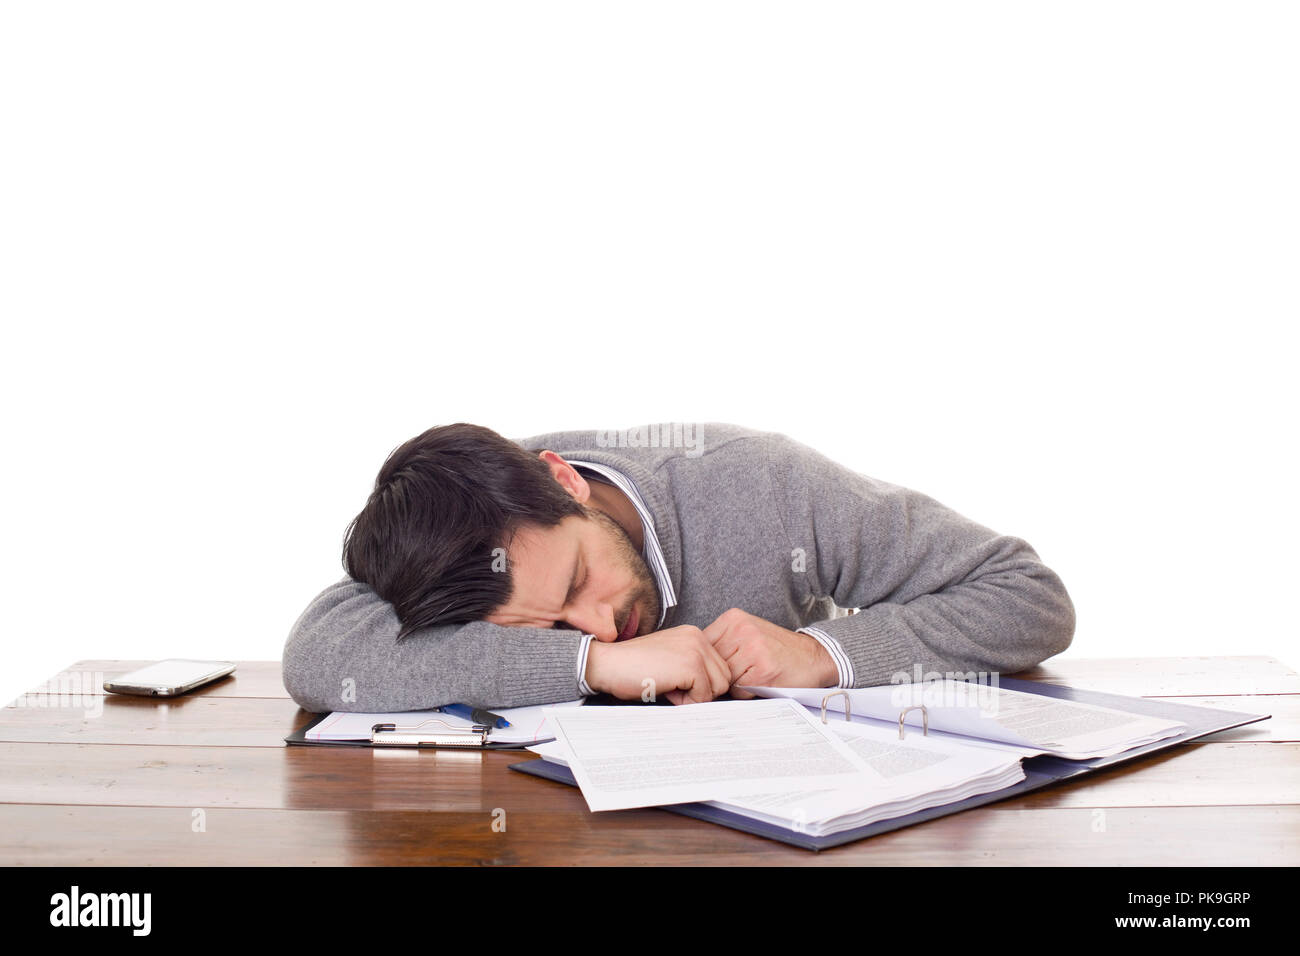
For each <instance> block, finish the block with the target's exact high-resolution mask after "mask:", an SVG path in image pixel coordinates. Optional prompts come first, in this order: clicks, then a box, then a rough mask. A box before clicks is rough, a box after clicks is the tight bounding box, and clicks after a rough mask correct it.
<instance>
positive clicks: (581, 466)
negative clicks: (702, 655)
mask: <svg viewBox="0 0 1300 956" xmlns="http://www.w3.org/2000/svg"><path fill="white" fill-rule="evenodd" d="M565 461H567V462H568V463H569V464H570V465H572V466H573V467H574V468H575V469H577V470H579V471H588V472H593V473H595V474H596V475H597V476H599V477H601V478H604V479H605V480H606V481H608V482H609V483H610V484H612V485H613V486H614V487H616V488H617V489H618V490H619V491H621V492H623V494H625V495H627V498H628V500H629V501H631V502H632V507H634V508H635V509H636V513H637V515H638V516H639V517H640V518H641V530H642V531H643V532H644V533H643V535H642V537H643V538H644V539H645V540H644V542H643V547H642V548H641V556H642V557H643V558H645V562H646V565H647V566H648V567H649V568H650V571H651V573H652V574H654V577H655V583H656V584H658V586H659V623H658V624H656V625H655V628H656V629H658V628H659V627H660V625H662V624H663V622H664V616H665V615H666V614H667V613H668V609H669V608H670V607H676V606H677V594H676V592H675V591H673V581H672V578H671V577H669V575H668V565H667V563H666V562H665V561H664V553H663V550H662V549H661V548H660V547H659V538H658V536H657V535H656V534H655V520H654V516H653V515H651V514H650V509H649V508H647V507H646V503H645V501H643V500H642V498H641V495H640V493H639V492H638V491H637V490H636V485H634V484H633V483H632V481H631V480H630V479H629V478H628V477H627V475H625V474H623V473H622V472H621V471H618V470H617V469H614V468H611V467H609V466H608V465H599V464H597V463H596V462H594V461H578V460H576V459H573V458H566V459H565Z"/></svg>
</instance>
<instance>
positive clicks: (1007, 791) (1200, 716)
mask: <svg viewBox="0 0 1300 956" xmlns="http://www.w3.org/2000/svg"><path fill="white" fill-rule="evenodd" d="M999 687H1002V688H1005V689H1006V690H1014V691H1022V692H1024V693H1026V694H1038V695H1039V696H1042V697H1053V698H1056V699H1058V700H1069V701H1075V702H1077V703H1080V704H1093V705H1095V706H1099V707H1111V708H1114V709H1115V710H1123V711H1127V712H1129V713H1132V714H1141V715H1143V716H1147V717H1158V718H1162V719H1165V720H1173V721H1177V722H1179V723H1182V724H1186V725H1187V729H1186V730H1184V731H1182V732H1181V733H1179V734H1177V735H1175V736H1173V737H1165V738H1163V739H1161V740H1156V741H1152V742H1151V743H1147V744H1142V745H1140V746H1137V747H1134V748H1133V749H1131V750H1125V751H1123V752H1121V753H1117V754H1112V755H1110V756H1109V757H1093V758H1091V759H1089V760H1066V759H1064V758H1061V757H1055V756H1052V755H1050V754H1042V755H1040V756H1037V757H1026V758H1024V759H1023V760H1022V761H1021V767H1022V769H1023V770H1024V773H1025V779H1024V780H1021V781H1019V782H1018V783H1015V784H1013V785H1011V786H1009V787H1004V788H1003V789H1001V790H994V791H992V792H990V793H981V794H977V795H975V796H973V797H967V798H966V799H964V800H958V801H956V802H953V803H945V804H942V805H940V806H937V807H928V808H927V809H924V810H918V811H916V812H915V813H909V814H905V815H903V816H900V817H892V818H890V819H888V820H878V821H876V822H875V823H869V824H867V825H865V826H861V827H855V828H853V829H849V830H842V831H840V832H839V833H830V834H827V835H825V836H814V835H812V834H808V833H799V832H797V831H795V830H791V829H789V828H787V827H782V826H777V825H775V824H771V823H765V822H763V821H760V820H754V819H751V818H750V817H746V816H742V815H740V814H738V813H734V812H732V811H730V810H723V809H721V808H720V807H711V806H708V805H707V804H704V803H678V804H673V805H671V806H661V807H658V808H656V809H659V810H667V811H668V812H669V813H676V814H679V815H681V816H685V817H693V818H694V819H697V820H706V821H708V822H709V823H717V824H720V825H722V826H725V827H730V828H732V829H733V830H741V831H743V832H745V833H752V834H754V835H755V836H761V837H767V838H768V839H772V840H778V841H780V842H782V843H788V844H790V845H791V846H797V847H801V848H803V849H805V850H814V851H816V850H827V849H830V848H831V847H836V846H842V845H844V844H846V843H854V842H856V841H858V840H863V839H866V838H867V837H872V836H876V835H877V834H880V833H888V832H890V831H891V830H901V829H902V828H904V827H909V826H911V825H912V824H914V823H923V822H925V821H926V820H934V819H936V818H938V817H945V816H948V815H949V814H952V813H960V812H961V811H962V810H969V809H972V808H974V807H982V806H984V805H986V804H989V803H996V802H998V801H1001V800H1007V799H1010V798H1012V797H1018V796H1020V795H1021V794H1023V793H1029V792H1031V791H1034V790H1039V789H1042V788H1043V787H1050V786H1052V785H1054V784H1058V783H1062V782H1064V781H1066V780H1074V779H1077V778H1079V777H1082V776H1084V775H1085V774H1089V773H1092V772H1093V771H1096V770H1101V769H1103V768H1107V767H1113V766H1115V765H1116V764H1120V763H1124V762H1126V761H1129V760H1135V759H1137V758H1138V757H1144V756H1146V755H1147V754H1150V753H1155V752H1156V751H1159V750H1165V749H1168V748H1169V747H1173V746H1176V745H1177V744H1182V743H1187V742H1188V741H1191V740H1195V739H1196V738H1198V737H1204V736H1207V735H1209V734H1213V733H1218V732H1219V731H1221V730H1230V729H1232V728H1233V727H1240V726H1243V725H1244V724H1253V723H1255V722H1257V721H1260V720H1267V719H1269V718H1270V717H1271V716H1272V715H1271V714H1247V713H1242V712H1240V711H1231V710H1219V709H1218V708H1212V707H1196V706H1193V705H1191V704H1175V703H1169V702H1167V701H1161V700H1151V699H1150V698H1145V697H1125V696H1123V695H1121V694H1107V693H1103V692H1101V691H1092V690H1080V689H1078V688H1074V687H1066V686H1063V685H1059V684H1043V683H1039V682H1037V681H1026V680H1016V679H1014V678H1003V679H1001V680H1000V681H999ZM832 696H835V695H834V694H828V695H827V697H828V698H829V697H832ZM846 705H847V701H846ZM905 716H906V714H905V713H900V714H899V732H900V734H901V733H902V722H903V718H904V717H905ZM924 716H925V714H924V712H923V713H922V717H923V718H924ZM824 718H825V701H823V719H824ZM846 719H847V716H846ZM908 726H909V727H910V726H911V725H910V724H909V725H908ZM510 769H511V770H517V771H519V772H520V773H526V774H530V775H531V776H534V777H541V778H543V779H545V780H553V781H555V782H556V783H564V784H568V785H569V786H572V787H577V785H578V781H577V780H576V779H575V778H574V776H573V772H572V771H571V770H569V768H568V767H564V766H561V765H560V764H556V763H552V762H550V761H548V760H543V759H542V758H540V757H538V758H536V759H534V760H526V761H523V762H522V763H516V764H511V765H510ZM615 812H617V811H615Z"/></svg>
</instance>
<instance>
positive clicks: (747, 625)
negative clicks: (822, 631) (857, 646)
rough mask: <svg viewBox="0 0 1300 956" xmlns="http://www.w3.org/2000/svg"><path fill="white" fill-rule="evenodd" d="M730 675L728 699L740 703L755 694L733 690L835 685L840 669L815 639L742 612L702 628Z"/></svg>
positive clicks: (723, 616)
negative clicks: (739, 688) (745, 685)
mask: <svg viewBox="0 0 1300 956" xmlns="http://www.w3.org/2000/svg"><path fill="white" fill-rule="evenodd" d="M704 636H705V637H706V638H708V640H709V642H710V643H711V644H712V645H713V648H714V650H716V651H717V652H718V654H719V656H721V657H722V659H723V660H724V661H725V662H726V664H727V670H728V672H729V673H730V675H731V684H732V685H733V686H732V690H731V696H732V697H735V698H737V699H740V700H744V699H747V698H750V697H753V696H754V695H753V694H749V693H746V692H745V691H743V690H737V689H736V687H735V685H738V684H748V685H750V686H751V687H830V686H832V685H834V684H835V683H836V682H837V681H838V680H839V676H840V674H839V670H838V669H837V668H836V667H835V661H833V660H832V659H831V656H830V654H828V653H827V652H826V648H824V647H822V646H821V644H820V643H818V642H817V640H816V639H814V638H812V637H809V636H808V635H807V634H800V633H798V632H797V631H787V630H786V629H785V628H783V627H778V626H777V625H775V624H773V623H772V622H771V621H765V620H764V619H763V618H761V617H755V616H754V615H753V614H747V613H745V612H744V611H742V610H740V608H735V607H733V608H732V609H731V610H730V611H726V612H725V613H723V614H721V615H719V617H718V619H717V620H716V621H714V622H713V623H712V624H710V625H709V626H708V627H706V628H705V629H704Z"/></svg>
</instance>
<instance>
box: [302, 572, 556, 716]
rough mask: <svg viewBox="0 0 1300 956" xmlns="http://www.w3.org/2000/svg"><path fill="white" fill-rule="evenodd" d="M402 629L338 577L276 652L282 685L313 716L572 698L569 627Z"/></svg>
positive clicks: (371, 595) (388, 610) (363, 591)
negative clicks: (406, 632)
mask: <svg viewBox="0 0 1300 956" xmlns="http://www.w3.org/2000/svg"><path fill="white" fill-rule="evenodd" d="M400 628H401V623H400V621H399V620H398V618H397V614H396V612H395V611H394V610H393V607H392V605H391V604H389V603H388V602H387V601H385V600H383V599H382V598H380V597H379V595H377V594H376V593H375V592H374V591H373V590H372V589H371V588H370V586H369V585H366V584H363V583H360V582H357V581H353V580H352V579H351V578H344V579H343V580H342V581H339V582H337V583H335V584H333V585H331V586H330V587H328V588H326V589H325V590H324V591H322V592H321V593H320V594H319V595H317V597H316V598H315V599H313V600H312V602H311V603H310V604H309V605H308V606H307V608H306V610H305V611H304V612H303V613H302V615H301V616H300V617H299V618H298V620H297V621H296V622H295V623H294V625H293V628H292V629H291V631H290V634H289V637H288V640H287V641H286V642H285V646H284V655H283V674H284V684H285V688H286V689H287V690H288V691H289V694H290V695H291V696H292V697H293V698H294V700H296V701H297V702H298V704H299V706H301V707H303V708H304V709H306V710H310V711H313V712H317V713H320V712H325V711H333V710H341V711H353V712H361V713H386V712H389V711H403V710H427V709H430V708H433V707H439V706H442V705H443V704H451V703H464V704H474V705H478V706H483V707H522V706H529V705H533V704H545V703H555V702H558V701H565V700H574V699H576V698H577V697H578V696H580V695H579V693H578V673H577V659H578V647H579V644H580V643H581V640H582V635H581V634H579V633H578V632H577V631H562V630H554V629H538V628H521V627H500V626H498V625H495V624H490V623H488V622H486V621H475V622H472V623H470V624H464V625H459V626H448V627H438V628H426V629H424V630H422V631H417V632H415V633H413V634H410V635H408V636H407V637H405V638H403V639H402V640H400V641H398V640H397V633H398V631H399V630H400Z"/></svg>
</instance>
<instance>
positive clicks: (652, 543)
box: [284, 423, 1074, 712]
mask: <svg viewBox="0 0 1300 956" xmlns="http://www.w3.org/2000/svg"><path fill="white" fill-rule="evenodd" d="M344 568H345V569H346V570H347V572H348V575H349V576H348V577H345V578H344V579H343V580H341V581H339V582H337V583H336V584H333V585H331V586H330V587H328V588H326V589H325V590H324V591H323V592H322V593H321V594H319V595H318V596H317V597H316V598H315V599H314V600H313V601H312V602H311V603H310V605H308V607H307V609H306V610H305V611H304V612H303V614H302V615H301V616H300V617H299V619H298V620H297V622H295V624H294V626H293V628H292V631H291V633H290V634H289V638H288V641H287V642H286V644H285V648H284V681H285V686H286V688H287V689H288V690H289V693H290V694H291V695H292V696H293V698H294V699H295V700H296V701H297V702H298V703H299V704H300V705H301V706H302V707H304V708H305V709H307V710H310V711H328V710H344V711H360V712H388V711H402V710H422V709H429V708H432V707H436V706H440V705H443V704H447V703H468V704H476V705H480V706H485V707H492V706H498V707H511V706H525V705H530V704H541V703H547V702H554V701H563V700H573V699H575V698H577V697H579V696H584V695H588V694H592V693H601V692H604V693H609V694H612V695H614V696H615V697H618V698H622V699H629V700H631V699H643V700H648V699H652V698H659V697H663V698H666V699H668V700H669V701H671V702H672V703H674V704H683V703H690V702H698V701H708V700H713V699H714V698H716V697H718V696H721V695H723V694H725V693H727V692H728V691H730V692H731V694H732V696H733V697H744V696H748V695H747V694H746V693H745V692H744V691H743V690H741V689H739V688H740V686H742V685H747V686H761V685H774V686H787V687H864V686H871V685H875V684H887V683H890V682H891V679H892V680H907V681H910V680H913V679H914V675H915V674H917V673H930V672H940V673H946V672H959V673H963V674H969V673H970V672H976V673H977V674H979V673H984V674H990V673H998V672H1003V673H1014V672H1016V671H1018V670H1023V669H1024V668H1027V667H1031V666H1033V665H1034V664H1037V663H1039V662H1040V661H1042V660H1044V659H1045V658H1047V657H1050V656H1052V655H1053V654H1057V653H1060V652H1061V651H1063V650H1064V649H1065V648H1066V647H1068V646H1069V644H1070V640H1071V638H1072V637H1073V633H1074V607H1073V604H1072V603H1071V601H1070V598H1069V595H1068V594H1067V593H1066V590H1065V587H1064V586H1063V585H1062V583H1061V580H1060V578H1058V577H1057V575H1056V574H1055V573H1053V572H1052V571H1051V570H1049V569H1048V568H1047V567H1046V566H1045V565H1044V564H1043V563H1042V562H1041V561H1040V560H1039V558H1038V555H1037V554H1036V553H1035V552H1034V550H1033V549H1032V548H1031V547H1030V546H1029V545H1028V544H1027V543H1026V542H1024V541H1023V540H1021V539H1019V538H1014V537H1007V536H1003V535H998V534H995V533H994V532H992V531H990V530H989V529H988V528H985V527H982V526H980V525H978V524H976V523H974V522H972V521H970V520H968V519H966V518H964V517H962V516H961V515H959V514H956V513H955V512H953V511H951V510H949V509H948V508H945V507H944V506H943V505H941V504H940V503H938V502H937V501H935V500H933V499H932V498H929V497H927V496H925V495H923V494H920V493H918V492H915V491H910V490H908V489H906V488H902V487H899V486H897V485H893V484H889V483H887V482H883V481H878V480H876V479H873V478H869V477H866V476H864V475H861V474H858V473H856V472H854V471H851V470H849V469H847V468H844V467H842V466H840V465H837V464H836V463H834V462H832V461H830V460H829V459H827V458H826V457H824V456H823V455H821V454H819V453H818V452H816V451H814V450H813V449H811V448H808V447H807V446H805V445H802V444H800V443H799V442H797V441H794V440H793V439H791V438H788V437H786V436H785V435H781V434H776V433H766V432H759V431H754V430H752V429H748V428H743V427H740V426H737V425H727V424H717V423H703V424H696V425H690V424H687V425H682V424H680V423H678V424H673V425H664V426H658V425H655V426H646V427H643V428H636V429H629V430H627V431H625V432H602V431H571V432H556V433H552V434H547V435H539V436H536V437H534V438H528V439H523V440H520V441H509V440H507V439H505V438H503V437H501V436H500V435H498V434H496V433H495V432H493V431H491V430H489V429H486V428H483V427H481V426H477V425H469V424H464V423H460V424H455V425H446V426H441V427H437V428H431V429H429V430H428V431H426V432H424V433H423V434H421V435H419V436H417V437H415V438H413V439H411V440H410V441H408V442H406V443H405V444H403V445H402V446H400V447H399V448H397V449H396V450H395V451H394V452H393V453H392V454H391V455H390V456H389V458H388V460H387V461H386V462H385V464H384V466H383V468H382V469H381V470H380V473H379V476H378V478H377V479H376V482H375V489H374V492H373V493H372V494H371V496H370V498H369V500H368V501H367V503H366V506H365V508H364V509H363V510H362V511H361V513H360V514H358V515H357V517H356V518H355V519H354V520H353V521H352V523H351V524H350V525H349V527H348V529H347V534H346V537H345V544H344ZM854 608H857V609H860V610H858V611H857V613H848V609H854ZM900 675H906V676H900Z"/></svg>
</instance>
